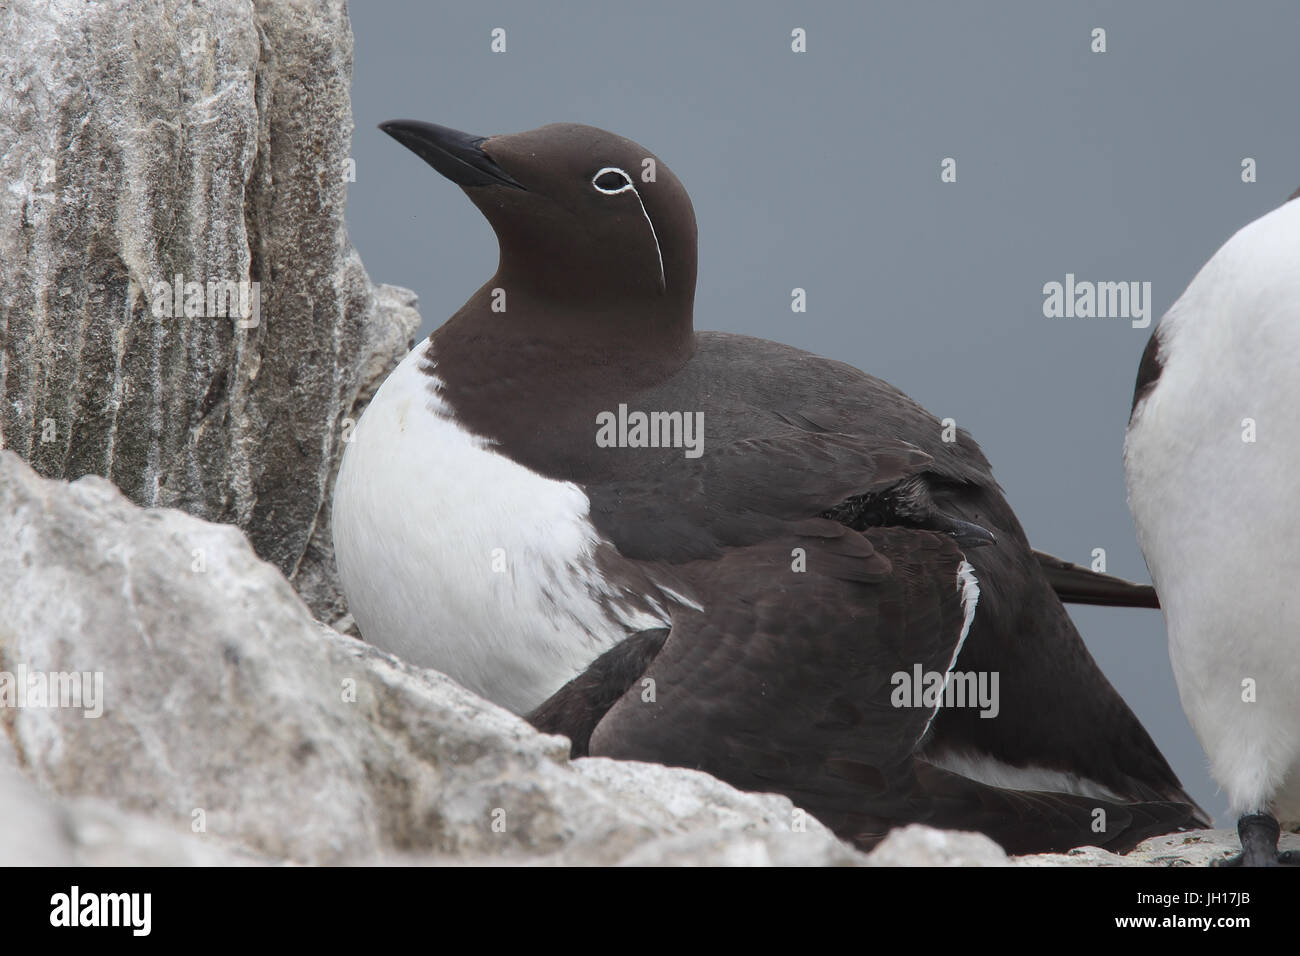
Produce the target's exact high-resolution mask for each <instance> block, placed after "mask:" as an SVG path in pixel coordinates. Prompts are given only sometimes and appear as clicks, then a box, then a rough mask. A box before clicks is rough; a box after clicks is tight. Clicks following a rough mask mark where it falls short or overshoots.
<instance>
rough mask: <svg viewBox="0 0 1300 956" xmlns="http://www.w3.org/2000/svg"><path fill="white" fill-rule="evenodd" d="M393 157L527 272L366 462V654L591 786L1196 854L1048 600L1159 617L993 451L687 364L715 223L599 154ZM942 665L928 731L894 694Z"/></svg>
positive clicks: (465, 142)
mask: <svg viewBox="0 0 1300 956" xmlns="http://www.w3.org/2000/svg"><path fill="white" fill-rule="evenodd" d="M381 128H382V129H383V130H384V131H385V132H387V133H388V134H389V135H391V136H393V137H394V138H395V139H397V140H398V141H399V142H400V143H402V144H403V145H405V146H407V147H408V148H410V149H411V150H412V151H413V152H415V153H416V154H417V155H419V156H420V157H421V158H423V159H424V160H425V161H426V162H428V163H429V164H430V165H432V166H433V167H434V168H435V169H437V170H438V171H439V172H440V173H442V174H443V175H444V176H446V177H447V178H449V179H451V180H452V181H453V182H455V183H457V184H458V185H460V186H461V187H462V188H463V189H464V191H465V193H466V194H467V195H468V196H469V197H470V199H471V200H472V201H473V202H474V203H475V205H476V206H478V208H479V209H480V210H481V211H482V212H483V214H484V215H485V217H486V218H487V219H488V221H489V222H490V224H491V225H492V227H493V229H494V231H495V232H496V234H497V237H498V240H499V244H500V260H499V264H498V268H497V272H496V274H495V275H494V276H493V277H492V278H491V279H490V280H489V281H488V282H487V283H486V284H485V285H483V286H482V288H480V289H479V290H478V291H477V292H476V293H475V294H474V295H473V296H472V297H471V298H470V299H469V301H468V302H467V303H466V304H465V306H464V307H463V308H461V309H460V310H459V311H458V312H457V313H456V314H455V315H453V316H452V317H451V318H450V319H449V320H448V321H447V322H446V323H445V324H444V325H443V326H442V327H441V328H439V329H438V330H437V331H436V332H434V333H433V335H432V336H430V338H429V339H428V340H427V341H426V342H423V343H421V344H420V345H419V346H417V347H416V348H415V350H413V351H412V352H411V353H410V355H408V356H407V358H406V359H405V360H404V361H403V362H402V363H401V364H400V365H399V366H398V368H397V369H396V370H395V371H394V372H393V374H392V375H391V376H390V377H389V378H388V379H387V380H386V381H385V383H384V384H383V385H382V386H381V388H380V389H379V391H378V392H377V393H376V395H375V397H374V399H373V400H372V402H371V403H370V405H369V407H368V408H367V410H366V411H365V413H364V415H363V416H362V418H361V420H360V421H359V422H358V423H357V426H356V428H355V430H354V432H353V436H352V441H351V442H350V444H349V445H348V446H347V449H346V452H345V455H344V460H343V464H342V467H341V469H340V473H339V477H338V482H337V486H336V491H335V502H334V515H333V526H334V537H335V548H336V553H337V558H338V565H339V571H340V575H341V578H342V581H343V584H344V589H345V592H346V594H347V597H348V601H349V605H350V608H351V610H352V613H353V615H354V617H355V619H356V621H357V623H358V625H359V627H360V630H361V632H362V634H363V636H364V637H366V638H367V639H368V640H370V641H372V642H373V643H375V644H377V645H379V646H381V647H384V648H386V649H389V650H391V651H393V652H395V653H397V654H399V655H400V656H403V657H405V658H407V659H409V660H411V661H413V662H415V663H417V664H421V665H424V666H430V667H434V668H437V669H439V670H442V671H444V672H446V673H448V674H450V675H451V676H452V677H454V678H456V679H457V680H459V681H460V682H461V683H463V684H465V685H466V686H467V687H469V688H470V689H472V690H474V691H476V692H478V693H480V694H482V695H483V696H485V697H488V698H489V699H491V700H494V701H496V702H497V703H500V704H502V705H503V706H506V707H508V708H510V709H512V710H514V711H515V712H517V713H526V714H529V715H530V718H531V719H532V720H533V722H534V723H535V724H537V725H538V726H539V727H542V728H543V729H546V730H551V731H555V732H559V733H565V734H567V735H568V736H569V737H570V738H571V739H572V740H573V741H574V752H575V753H591V754H602V755H607V756H614V757H629V758H636V759H643V760H653V761H656V762H661V763H668V764H677V765H685V766H695V767H700V768H702V769H705V770H708V771H709V772H711V773H713V774H714V775H716V776H718V777H720V778H722V779H724V780H728V781H729V782H732V783H733V784H736V785H737V786H741V787H746V788H749V789H758V790H772V791H777V792H782V793H786V794H787V795H789V796H791V797H792V798H793V799H795V801H796V802H797V803H799V804H800V805H801V806H803V807H805V808H806V809H808V810H809V811H810V812H812V813H813V814H814V815H816V816H818V817H819V818H821V819H823V820H824V822H827V823H828V824H830V825H831V826H833V827H834V828H835V829H836V830H837V832H840V833H842V834H843V835H845V836H846V837H848V838H850V839H853V840H855V841H856V842H858V843H859V844H860V845H864V846H865V845H870V844H871V843H872V842H874V841H875V840H878V839H879V838H880V837H881V836H883V834H884V833H885V832H887V830H888V829H889V827H891V826H893V825H897V824H899V823H905V822H909V821H912V820H926V821H928V822H931V823H934V824H936V825H940V826H950V827H956V828H967V829H979V830H983V831H984V832H987V833H989V834H990V835H992V836H994V838H995V839H997V840H999V841H1000V842H1001V843H1002V844H1003V845H1004V846H1006V847H1007V848H1008V849H1009V850H1014V851H1018V852H1028V851H1031V850H1043V849H1062V848H1066V847H1069V846H1075V845H1078V844H1080V843H1085V842H1086V843H1096V844H1101V845H1107V846H1112V847H1116V848H1124V847H1127V846H1131V845H1133V844H1134V843H1136V842H1137V841H1138V840H1140V839H1142V838H1144V837H1145V836H1147V835H1151V834H1154V833H1160V832H1166V831H1168V830H1171V829H1176V828H1178V827H1179V826H1182V825H1186V824H1195V823H1200V822H1203V816H1202V815H1200V812H1199V810H1198V809H1197V808H1196V807H1195V805H1194V803H1193V802H1192V801H1191V799H1190V798H1189V797H1188V796H1187V795H1186V794H1185V793H1184V792H1183V791H1182V788H1181V786H1180V785H1179V783H1178V780H1177V778H1176V777H1175V776H1174V774H1173V772H1172V771H1171V770H1170V768H1169V766H1168V764H1167V763H1166V762H1165V760H1164V758H1163V757H1162V756H1161V754H1160V753H1159V751H1158V750H1157V749H1156V747H1155V745H1154V744H1153V743H1152V741H1151V739H1150V738H1149V736H1148V735H1147V734H1146V732H1145V730H1144V729H1143V728H1142V726H1141V724H1140V723H1139V722H1138V720H1137V719H1136V717H1134V715H1133V714H1132V713H1131V712H1130V711H1129V709H1128V708H1127V706H1126V705H1125V704H1124V702H1123V700H1122V699H1121V698H1120V697H1119V695H1118V694H1116V692H1115V691H1114V689H1113V688H1112V687H1111V686H1110V684H1109V683H1108V682H1107V680H1106V678H1105V677H1104V676H1103V675H1102V674H1101V672H1100V671H1099V670H1098V668H1097V667H1096V665H1095V663H1094V662H1093V660H1092V658H1091V656H1090V655H1089V654H1088V652H1087V650H1086V649H1085V647H1084V645H1083V642H1082V640H1081V639H1080V637H1079V635H1078V633H1077V632H1076V631H1075V629H1074V627H1073V625H1072V623H1071V622H1070V619H1069V617H1068V615H1067V614H1066V612H1065V610H1064V608H1063V606H1062V604H1061V601H1060V600H1059V599H1058V597H1057V594H1056V593H1054V591H1053V586H1054V585H1055V586H1056V587H1057V588H1058V589H1059V590H1060V592H1061V593H1062V594H1065V595H1067V596H1074V597H1076V598H1077V599H1079V600H1084V601H1088V602H1091V603H1118V604H1137V605H1142V604H1149V603H1153V602H1152V601H1150V599H1149V596H1148V594H1147V592H1146V591H1145V590H1144V589H1142V588H1140V587H1135V586H1132V585H1128V584H1127V583H1126V582H1119V581H1116V580H1114V579H1109V578H1106V577H1105V576H1099V575H1094V574H1092V573H1091V572H1087V571H1083V570H1081V569H1078V568H1075V567H1074V566H1072V565H1068V564H1065V563H1064V562H1058V561H1055V559H1050V558H1048V557H1046V556H1041V555H1037V554H1036V553H1035V552H1033V551H1032V550H1031V549H1030V547H1029V545H1028V543H1027V542H1026V540H1025V536H1024V533H1023V531H1022V530H1021V528H1020V525H1019V523H1018V522H1017V520H1016V518H1015V516H1014V514H1013V513H1012V512H1011V509H1010V507H1009V506H1008V505H1007V503H1006V502H1005V500H1004V499H1003V497H1002V495H1001V492H1000V490H999V489H998V487H997V484H996V482H995V481H994V480H993V477H992V473H991V470H990V467H989V465H988V462H987V461H986V460H985V458H984V456H983V454H982V453H981V452H980V450H979V448H978V446H977V445H976V444H975V442H974V441H973V439H971V438H970V436H969V435H968V434H966V433H965V432H964V431H961V430H956V431H955V432H954V433H953V434H951V435H949V434H945V429H944V427H943V425H942V424H941V423H940V422H939V421H938V420H937V419H935V418H934V417H933V416H931V415H930V414H929V413H928V412H926V411H925V410H924V409H922V408H921V407H920V406H919V405H917V404H916V403H915V402H913V401H912V400H911V399H909V398H908V397H907V396H906V395H904V394H903V393H901V392H899V391H898V390H896V389H894V388H892V387H891V386H889V385H887V384H886V383H884V382H882V381H880V380H878V379H875V378H873V377H871V376H869V375H866V374H865V373H863V372H861V371H859V370H857V369H855V368H852V367H851V366H848V365H845V364H842V363H839V362H835V361H831V360H828V359H823V358H820V357H818V356H815V355H811V354H809V353H806V352H802V351H799V350H797V349H794V348H790V347H788V346H784V345H779V344H777V343H774V342H768V341H764V340H760V339H753V338H748V337H745V336H739V335H729V334H724V333H717V332H696V331H695V330H694V317H693V306H694V295H695V280H696V224H695V216H694V212H693V209H692V206H691V202H690V199H689V197H688V196H687V194H686V191H685V189H684V188H683V187H682V185H681V183H680V182H679V181H678V180H677V178H676V177H675V176H674V175H673V173H672V172H671V171H670V170H669V169H668V167H667V166H665V165H664V164H663V163H662V162H661V161H660V160H659V159H658V158H657V157H655V156H654V155H653V154H651V153H649V152H648V151H646V150H645V149H643V148H642V147H640V146H638V145H637V144H635V143H632V142H631V141H629V140H626V139H623V138H622V137H619V136H615V135H614V134H611V133H608V132H605V131H603V130H599V129H595V128H592V127H588V126H580V125H573V124H557V125H551V126H546V127H542V128H541V129H538V130H533V131H530V132H526V133H518V134H512V135H505V136H494V137H491V138H483V137H474V136H470V135H468V134H465V133H460V132H458V131H454V130H449V129H447V128H445V127H441V126H436V125H433V124H429V123H423V122H419V121H413V120H398V121H392V122H389V123H385V124H383V125H382V126H381ZM634 414H637V415H639V416H640V417H639V418H637V419H636V420H635V424H633V418H632V416H633V415H634ZM612 423H616V426H615V427H613V428H612V430H611V424H612ZM688 423H701V424H702V434H700V435H697V436H696V438H697V439H698V440H699V443H698V450H699V452H700V453H699V454H692V450H693V449H695V448H696V444H695V442H694V441H690V442H688V440H687V434H686V430H687V426H688ZM602 435H603V436H604V439H603V440H602V437H601V436H602ZM611 435H613V436H615V437H616V439H617V440H614V441H610V440H609V439H610V437H611ZM958 665H960V666H958ZM918 666H919V668H920V670H921V671H922V672H923V673H925V674H930V675H937V678H938V679H937V681H936V688H937V689H938V690H939V691H941V693H938V694H930V695H929V696H925V697H923V698H922V701H923V703H922V705H921V706H916V705H915V703H914V698H908V695H906V694H903V695H899V694H898V693H897V692H898V690H899V687H898V684H897V682H898V676H899V675H900V674H902V675H906V674H908V673H911V672H912V671H913V670H914V669H915V668H917V667H918ZM958 670H960V671H962V672H969V673H970V674H973V675H975V676H976V677H977V678H978V677H979V676H980V675H985V676H992V675H996V677H997V680H998V684H997V686H998V696H999V700H998V702H997V708H996V716H995V717H993V718H992V719H988V711H987V710H986V711H984V714H985V716H981V710H980V709H978V708H975V707H969V706H966V707H961V706H946V707H945V706H939V705H940V703H941V702H942V701H943V700H944V699H950V695H948V697H947V698H946V697H945V695H946V694H947V691H948V690H949V687H950V686H955V685H953V684H952V675H953V674H954V673H955V672H956V671H958ZM900 700H901V701H902V702H901V703H900ZM1099 821H1101V822H1100V825H1099Z"/></svg>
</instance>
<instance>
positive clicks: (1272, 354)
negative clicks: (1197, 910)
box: [1124, 191, 1300, 866]
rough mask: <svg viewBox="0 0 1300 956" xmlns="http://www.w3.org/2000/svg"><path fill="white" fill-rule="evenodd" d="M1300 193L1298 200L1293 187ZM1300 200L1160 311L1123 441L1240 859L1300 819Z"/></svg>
mask: <svg viewBox="0 0 1300 956" xmlns="http://www.w3.org/2000/svg"><path fill="white" fill-rule="evenodd" d="M1296 195H1300V191H1297V194H1296ZM1297 355H1300V202H1297V201H1296V199H1295V196H1293V197H1292V199H1291V201H1289V202H1287V203H1286V204H1285V205H1283V206H1282V207H1281V208H1279V209H1276V210H1274V211H1272V212H1270V213H1268V214H1267V215H1265V216H1263V217H1261V218H1259V219H1257V220H1255V221H1254V222H1252V223H1250V224H1249V225H1247V226H1245V227H1243V228H1242V229H1241V230H1240V231H1239V232H1237V233H1236V234H1235V235H1234V236H1233V237H1232V238H1231V239H1229V240H1228V241H1227V242H1226V243H1224V245H1223V246H1222V247H1221V248H1220V249H1219V250H1218V251H1217V252H1216V253H1215V254H1214V255H1213V256H1212V257H1211V258H1210V260H1209V262H1207V263H1206V264H1205V266H1204V267H1203V268H1202V269H1201V271H1200V272H1198V273H1197V275H1196V277H1195V278H1193V279H1192V282H1191V284H1190V285H1189V286H1188V287H1187V290H1186V291H1185V292H1184V293H1183V294H1182V296H1181V297H1180V298H1179V299H1178V301H1177V302H1175V303H1174V304H1173V306H1172V307H1171V308H1170V309H1169V311H1168V312H1167V313H1165V315H1164V317H1163V318H1162V319H1161V320H1160V322H1159V324H1158V325H1157V326H1156V329H1155V331H1154V332H1153V333H1152V335H1151V338H1150V339H1149V341H1148V342H1147V347H1146V350H1145V351H1144V353H1143V355H1142V361H1141V365H1140V367H1139V370H1138V377H1137V385H1136V387H1135V389H1134V395H1133V407H1132V413H1131V415H1130V419H1129V425H1128V432H1127V435H1126V438H1125V442H1124V467H1125V474H1126V477H1127V482H1128V495H1129V506H1130V508H1131V509H1132V512H1133V518H1134V521H1135V523H1136V525H1137V532H1138V543H1139V544H1140V545H1141V547H1142V552H1143V554H1144V555H1145V556H1146V561H1147V566H1148V568H1149V569H1150V571H1151V579H1152V581H1154V582H1155V587H1156V591H1157V593H1158V594H1159V596H1160V602H1161V605H1162V606H1163V608H1164V614H1165V624H1166V630H1167V632H1168V638H1169V657H1170V661H1171V662H1172V664H1173V670H1174V677H1175V679H1176V681H1177V683H1178V694H1179V697H1180V698H1181V700H1182V704H1183V709H1184V711H1186V713H1187V718H1188V720H1189V721H1190V722H1191V724H1192V728H1193V729H1194V730H1195V731H1196V734H1197V736H1198V737H1199V738H1200V741H1201V745H1202V746H1203V747H1204V748H1205V752H1206V754H1207V755H1208V757H1209V761H1210V774H1211V776H1213V777H1214V779H1215V780H1216V781H1217V782H1218V783H1219V785H1220V786H1221V787H1222V788H1223V789H1224V791H1225V792H1226V793H1227V796H1228V801H1229V812H1230V813H1231V814H1232V815H1233V816H1234V817H1235V818H1237V830H1238V833H1239V835H1240V837H1241V847H1242V852H1241V854H1240V855H1239V856H1236V857H1234V858H1232V859H1231V860H1230V861H1228V862H1229V863H1231V864H1236V865H1243V864H1244V865H1247V866H1264V865H1276V864H1278V863H1285V864H1290V865H1300V858H1297V856H1296V854H1295V853H1294V851H1292V852H1289V853H1284V854H1281V855H1280V856H1279V854H1278V851H1277V842H1278V834H1279V822H1280V823H1281V824H1290V825H1292V826H1294V825H1300V601H1297V599H1296V596H1295V583H1294V582H1293V581H1292V580H1291V574H1292V572H1293V570H1294V569H1295V567H1296V565H1297V563H1298V562H1300V543H1298V542H1300V484H1298V483H1297V474H1298V473H1300V441H1297V435H1296V430H1295V414H1296V409H1297V408H1300V374H1297V372H1296V367H1295V359H1296V356H1297Z"/></svg>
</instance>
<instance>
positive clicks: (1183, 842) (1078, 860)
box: [1012, 829, 1300, 867]
mask: <svg viewBox="0 0 1300 956" xmlns="http://www.w3.org/2000/svg"><path fill="white" fill-rule="evenodd" d="M1278 847H1279V848H1280V849H1282V850H1295V851H1297V852H1300V834H1298V833H1283V834H1282V838H1281V839H1280V840H1279V841H1278ZM1240 852H1241V842H1240V840H1238V838H1237V831H1236V830H1235V829H1230V830H1229V829H1224V830H1189V831H1187V832H1186V833H1168V834H1165V835H1164V836H1158V837H1152V838H1151V839H1149V840H1145V841H1143V842H1142V843H1139V844H1138V845H1137V846H1136V847H1135V848H1134V849H1133V850H1132V851H1131V852H1129V853H1126V854H1124V855H1123V856H1119V855H1118V854H1115V853H1110V852H1108V851H1106V850H1102V849H1100V848H1098V847H1095V846H1087V847H1078V848H1077V849H1074V850H1071V851H1069V852H1068V853H1043V854H1040V855H1038V856H1018V857H1013V858H1012V863H1013V864H1015V865H1016V866H1202V867H1204V866H1209V865H1210V864H1211V863H1212V862H1214V861H1217V860H1226V859H1227V858H1228V857H1231V856H1236V855H1237V854H1238V853H1240Z"/></svg>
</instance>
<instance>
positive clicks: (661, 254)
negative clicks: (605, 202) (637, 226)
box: [591, 166, 668, 289]
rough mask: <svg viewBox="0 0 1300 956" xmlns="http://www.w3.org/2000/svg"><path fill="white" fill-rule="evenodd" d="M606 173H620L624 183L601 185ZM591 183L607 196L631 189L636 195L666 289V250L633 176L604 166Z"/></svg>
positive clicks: (660, 279)
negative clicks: (598, 181) (652, 241)
mask: <svg viewBox="0 0 1300 956" xmlns="http://www.w3.org/2000/svg"><path fill="white" fill-rule="evenodd" d="M606 173H618V174H619V175H620V176H622V177H623V179H624V183H623V185H622V186H620V187H618V189H606V188H604V187H603V186H601V185H599V184H598V183H597V182H596V180H598V179H600V177H601V176H604V175H605V174H606ZM591 185H592V188H593V189H595V190H596V192H599V193H604V194H605V195H606V196H617V195H619V194H620V193H625V192H628V191H629V190H630V191H631V193H632V195H634V196H636V201H637V204H638V205H639V206H640V207H641V215H643V216H645V221H646V225H648V226H649V227H650V238H651V239H653V240H654V241H655V254H656V255H657V256H658V257H659V283H660V285H662V286H663V287H664V288H665V289H666V288H668V279H667V277H666V276H665V275H664V252H663V250H662V249H661V248H659V234H658V233H657V232H655V224H654V222H653V221H651V219H650V214H649V213H648V212H646V211H645V203H644V202H643V201H642V200H641V194H640V193H639V192H637V189H636V186H635V185H634V184H633V183H632V177H631V176H629V175H628V174H627V172H626V171H624V170H622V169H619V168H618V167H617V166H603V167H601V168H600V169H598V170H596V175H594V176H592V177H591Z"/></svg>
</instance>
